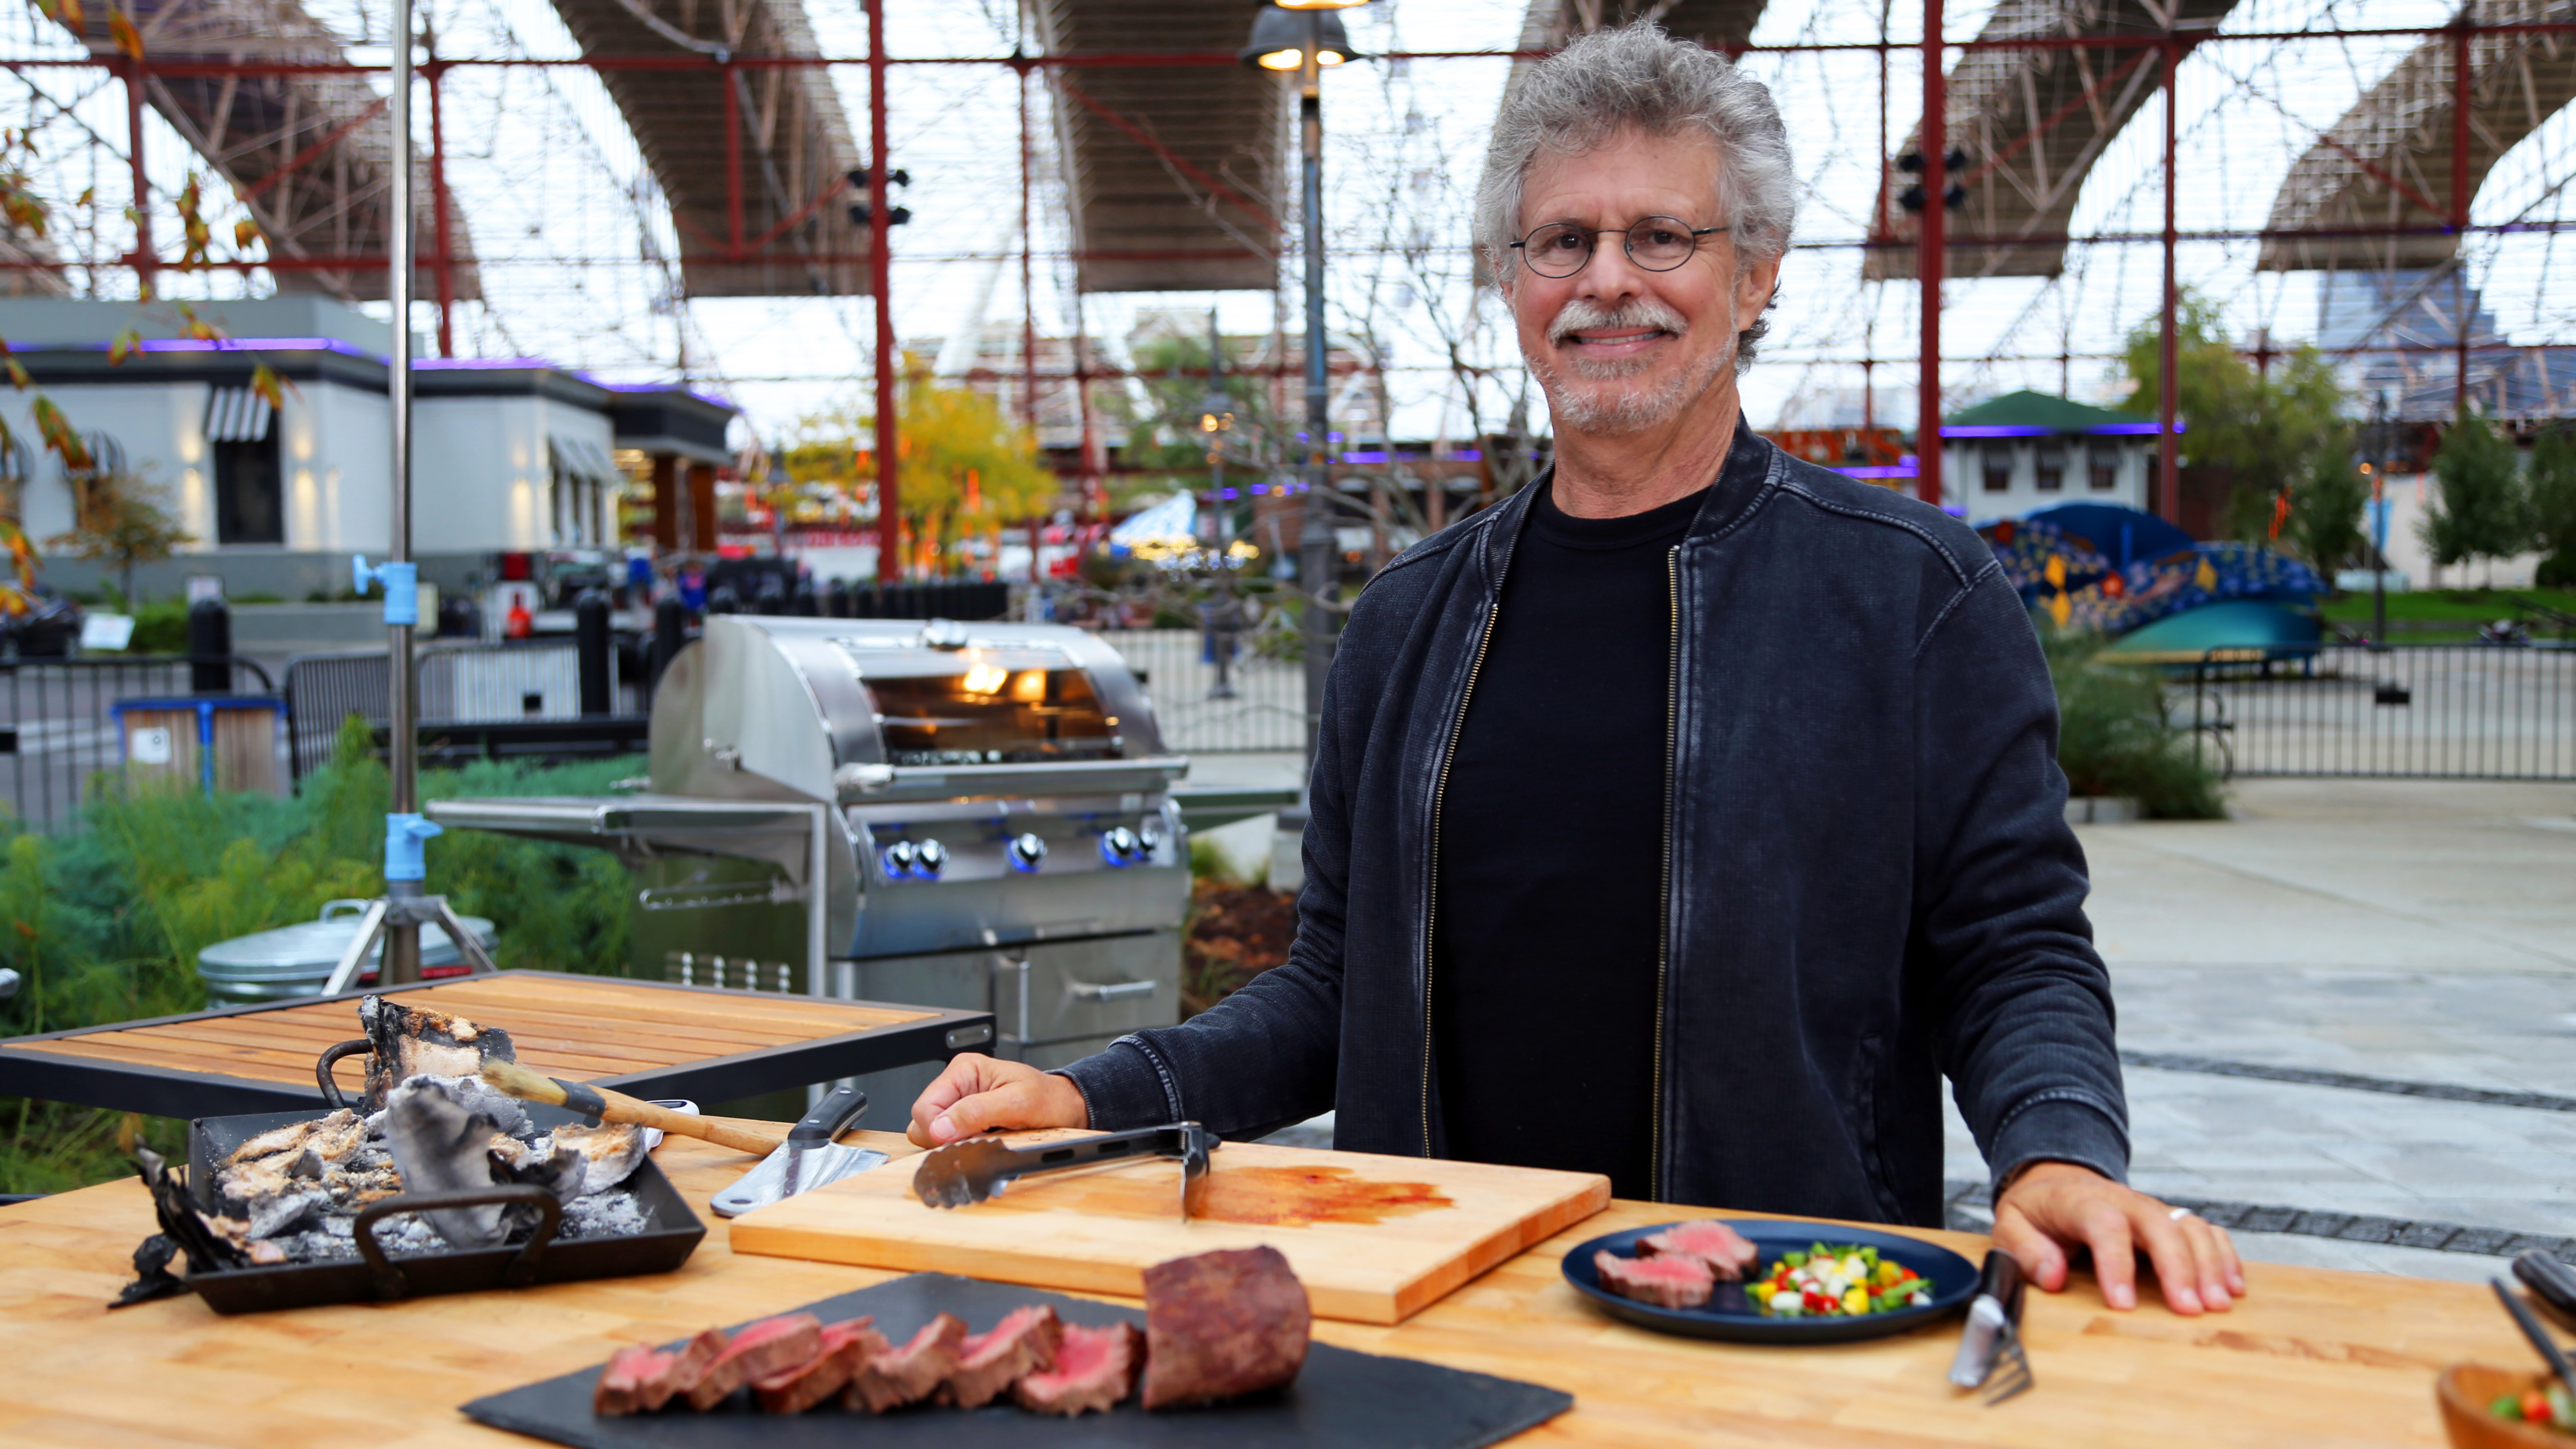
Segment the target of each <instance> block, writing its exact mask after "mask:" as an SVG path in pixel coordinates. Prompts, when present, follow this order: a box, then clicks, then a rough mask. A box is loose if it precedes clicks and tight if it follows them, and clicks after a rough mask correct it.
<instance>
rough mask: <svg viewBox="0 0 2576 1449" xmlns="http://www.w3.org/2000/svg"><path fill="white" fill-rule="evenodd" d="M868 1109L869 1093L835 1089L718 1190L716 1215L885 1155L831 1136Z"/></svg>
mask: <svg viewBox="0 0 2576 1449" xmlns="http://www.w3.org/2000/svg"><path fill="white" fill-rule="evenodd" d="M866 1110H868V1094H867V1093H865V1092H862V1091H860V1090H859V1089H858V1088H856V1087H838V1088H835V1089H833V1091H832V1092H831V1094H830V1095H828V1096H826V1097H824V1098H823V1100H822V1101H821V1102H820V1103H819V1104H817V1105H816V1106H815V1108H814V1110H813V1111H811V1112H808V1113H806V1114H805V1116H804V1119H803V1120H801V1121H799V1122H798V1123H797V1124H796V1125H795V1126H794V1127H791V1128H789V1129H788V1132H787V1141H786V1142H785V1143H784V1144H783V1145H781V1146H780V1147H779V1148H778V1150H777V1151H775V1152H772V1153H770V1154H769V1155H768V1156H767V1157H764V1158H762V1159H761V1160H760V1162H759V1163H758V1164H757V1165H756V1166H754V1167H753V1168H752V1169H751V1171H749V1172H746V1173H744V1174H743V1175H742V1176H741V1177H740V1178H738V1179H736V1180H735V1182H734V1185H733V1186H731V1187H728V1188H726V1189H725V1190H724V1191H722V1192H720V1193H717V1194H716V1195H715V1197H714V1198H712V1199H711V1200H710V1201H709V1203H708V1205H709V1206H710V1207H713V1208H714V1209H715V1210H716V1215H717V1216H718V1217H727V1218H731V1217H740V1216H741V1215H743V1214H744V1213H747V1212H749V1211H751V1210H752V1209H753V1208H756V1207H767V1206H768V1205H769V1204H771V1203H774V1202H779V1201H782V1200H784V1199H787V1198H791V1197H794V1196H795V1195H796V1194H798V1193H800V1192H806V1191H809V1190H811V1189H813V1188H818V1187H821V1186H822V1185H823V1184H825V1183H827V1182H838V1181H840V1180H841V1179H842V1178H845V1177H848V1176H850V1175H851V1174H852V1173H857V1172H865V1171H867V1170H868V1169H869V1168H871V1167H874V1166H876V1165H877V1164H878V1163H881V1162H883V1161H885V1160H886V1155H885V1154H884V1153H882V1152H877V1151H873V1150H871V1149H868V1148H865V1147H844V1146H842V1145H841V1144H840V1143H838V1142H836V1141H834V1140H833V1139H834V1138H837V1137H839V1136H840V1135H841V1134H842V1133H844V1132H846V1131H848V1130H849V1129H850V1126H851V1124H852V1123H855V1122H857V1121H858V1120H859V1114H860V1113H862V1112H865V1111H866Z"/></svg>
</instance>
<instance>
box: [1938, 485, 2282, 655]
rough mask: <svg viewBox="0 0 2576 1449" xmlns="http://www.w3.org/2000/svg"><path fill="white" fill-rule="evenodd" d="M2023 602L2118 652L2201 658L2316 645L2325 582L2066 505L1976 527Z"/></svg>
mask: <svg viewBox="0 0 2576 1449" xmlns="http://www.w3.org/2000/svg"><path fill="white" fill-rule="evenodd" d="M1978 532H1979V533H1980V534H1982V535H1983V536H1984V537H1985V540H1986V542H1987V544H1988V545H1990V546H1991V547H1992V548H1993V549H1994V551H1995V557H1996V558H1997V559H1998V560H1999V561H2001V563H2002V564H2003V568H2004V576H2005V577H2006V578H2008V579H2010V580H2011V581H2012V584H2013V587H2014V588H2016V589H2018V590H2019V591H2020V592H2021V596H2022V602H2024V603H2025V604H2027V605H2029V606H2030V607H2031V608H2032V609H2033V610H2034V611H2036V612H2039V613H2042V614H2045V615H2047V616H2048V617H2049V618H2050V619H2052V620H2054V621H2055V622H2056V624H2057V626H2058V627H2059V628H2061V629H2078V630H2087V631H2092V632H2096V633H2101V634H2107V635H2110V636H2112V637H2114V638H2116V639H2117V640H2118V641H2119V642H2118V643H2116V644H2114V645H2113V646H2112V651H2113V652H2114V653H2120V654H2129V655H2153V656H2156V657H2158V658H2171V659H2177V660H2180V659H2197V658H2200V657H2202V656H2203V655H2204V654H2205V653H2206V652H2207V651H2208V650H2212V649H2227V650H2236V649H2251V650H2261V651H2264V652H2265V653H2266V654H2269V653H2271V652H2273V651H2276V650H2283V651H2298V650H2305V649H2313V648H2314V647H2315V646H2316V643H2317V641H2318V638H2319V637H2320V634H2321V627H2322V626H2321V625H2320V624H2319V622H2318V619H2317V613H2316V607H2315V606H2316V601H2317V600H2318V599H2319V598H2320V597H2322V596H2323V595H2324V594H2325V592H2326V586H2325V583H2324V581H2323V580H2321V579H2319V578H2318V577H2317V575H2316V572H2315V571H2314V570H2313V569H2310V568H2309V567H2308V566H2307V565H2306V564H2303V563H2301V562H2299V561H2298V560H2297V559H2294V558H2291V557H2289V556H2288V555H2286V554H2281V553H2276V552H2274V551H2273V550H2271V549H2268V548H2263V547H2259V546H2257V545H2254V544H2245V543H2194V542H2193V541H2192V540H2191V538H2190V537H2189V536H2188V535H2186V534H2184V533H2183V531H2182V530H2181V529H2178V528H2176V527H2174V526H2173V525H2172V524H2169V523H2167V522H2165V521H2164V520H2162V519H2160V518H2157V517H2156V516H2155V515H2153V514H2150V513H2142V512H2140V511H2138V510H2137V509H2134V508H2122V507H2119V506H2117V505H2113V504H2103V503H2082V504H2067V505H2064V506H2062V507H2059V508H2051V509H2042V510H2040V511H2039V512H2036V513H2033V514H2031V515H2029V516H2028V517H2026V518H2017V519H2013V518H2008V519H2001V520H1998V521H1997V522H1994V523H1990V524H1988V525H1986V526H1985V527H1984V528H1981V529H1979V530H1978Z"/></svg>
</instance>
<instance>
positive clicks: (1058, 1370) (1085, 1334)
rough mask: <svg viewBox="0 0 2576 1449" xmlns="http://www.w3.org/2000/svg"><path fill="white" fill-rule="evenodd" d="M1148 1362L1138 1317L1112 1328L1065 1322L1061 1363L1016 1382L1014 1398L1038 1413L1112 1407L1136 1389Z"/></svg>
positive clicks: (1059, 1346)
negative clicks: (1142, 1370) (1139, 1371)
mask: <svg viewBox="0 0 2576 1449" xmlns="http://www.w3.org/2000/svg"><path fill="white" fill-rule="evenodd" d="M1144 1364H1145V1333H1144V1330H1143V1329H1140V1328H1138V1327H1137V1326H1136V1325H1134V1324H1132V1323H1113V1324H1110V1325H1109V1326H1108V1327H1106V1328H1084V1327H1081V1326H1080V1325H1078V1324H1067V1325H1065V1330H1064V1338H1063V1340H1062V1341H1061V1342H1059V1343H1057V1344H1056V1346H1055V1366H1054V1367H1053V1368H1049V1369H1046V1370H1044V1371H1043V1372H1040V1373H1033V1374H1030V1375H1029V1376H1027V1377H1026V1378H1023V1379H1021V1380H1020V1381H1019V1382H1018V1383H1016V1384H1013V1385H1011V1398H1012V1400H1013V1401H1014V1402H1016V1403H1017V1404H1018V1405H1019V1406H1020V1407H1021V1408H1023V1409H1027V1410H1029V1411H1030V1412H1032V1413H1038V1414H1062V1415H1064V1416H1065V1417H1067V1418H1071V1417H1073V1416H1074V1415H1076V1414H1082V1413H1088V1412H1090V1411H1092V1410H1098V1411H1099V1412H1101V1413H1104V1414H1105V1413H1108V1412H1109V1411H1110V1409H1112V1408H1113V1407H1115V1406H1117V1405H1118V1404H1120V1403H1122V1402H1124V1401H1125V1400H1126V1398H1127V1396H1128V1395H1129V1394H1131V1393H1133V1392H1135V1390H1136V1371H1137V1370H1138V1369H1140V1368H1142V1367H1144Z"/></svg>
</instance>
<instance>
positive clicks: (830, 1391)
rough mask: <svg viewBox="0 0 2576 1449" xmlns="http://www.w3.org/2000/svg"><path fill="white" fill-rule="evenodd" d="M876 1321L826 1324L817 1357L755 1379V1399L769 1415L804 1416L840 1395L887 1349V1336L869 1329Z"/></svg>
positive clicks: (752, 1391)
mask: <svg viewBox="0 0 2576 1449" xmlns="http://www.w3.org/2000/svg"><path fill="white" fill-rule="evenodd" d="M874 1321H875V1320H873V1319H868V1318H853V1319H851V1320H850V1321H849V1322H847V1323H828V1324H825V1325H824V1326H823V1334H822V1339H821V1342H820V1344H819V1346H818V1350H817V1352H816V1353H815V1355H814V1357H813V1358H812V1359H811V1360H810V1361H808V1362H805V1363H802V1364H799V1365H797V1366H796V1367H794V1368H791V1369H782V1370H780V1371H779V1372H777V1373H774V1374H770V1375H769V1376H767V1377H765V1378H757V1379H753V1380H752V1381H751V1394H752V1397H753V1398H755V1399H758V1400H759V1401H760V1407H761V1408H763V1409H765V1410H767V1411H768V1412H770V1413H773V1414H801V1413H804V1412H805V1411H806V1410H807V1409H810V1408H812V1407H814V1406H815V1405H816V1404H819V1403H822V1402H823V1401H824V1400H826V1399H829V1398H832V1397H834V1396H836V1395H838V1394H839V1393H840V1392H841V1390H843V1389H844V1388H847V1387H848V1386H849V1383H850V1380H851V1379H853V1378H855V1377H857V1375H858V1373H859V1370H861V1369H863V1368H866V1367H867V1364H868V1359H869V1358H870V1356H872V1355H873V1354H875V1353H876V1351H877V1350H879V1349H882V1348H884V1347H885V1335H884V1334H882V1333H879V1332H877V1331H876V1330H875V1329H873V1328H870V1327H869V1326H868V1325H869V1324H870V1323H872V1322H874Z"/></svg>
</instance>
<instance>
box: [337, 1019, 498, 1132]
mask: <svg viewBox="0 0 2576 1449" xmlns="http://www.w3.org/2000/svg"><path fill="white" fill-rule="evenodd" d="M358 1025H359V1026H360V1027H361V1028H362V1029H363V1030H364V1031H365V1032H366V1034H367V1042H368V1045H369V1046H370V1047H371V1048H372V1049H373V1051H372V1054H371V1055H370V1056H369V1057H368V1059H367V1096H366V1105H365V1107H364V1110H365V1111H367V1112H368V1113H375V1112H378V1111H382V1110H383V1108H384V1105H385V1093H387V1092H390V1091H392V1090H393V1088H394V1084H395V1083H397V1082H402V1081H406V1080H408V1079H410V1078H412V1077H417V1076H433V1077H470V1076H473V1075H475V1074H476V1073H478V1072H480V1071H482V1070H483V1063H484V1061H485V1059H487V1058H489V1059H491V1060H494V1061H504V1062H515V1061H517V1060H518V1059H519V1053H518V1049H517V1048H516V1047H514V1046H512V1045H511V1043H510V1034H509V1033H508V1032H506V1031H503V1030H501V1029H500V1028H499V1027H492V1026H476V1025H475V1024H474V1023H472V1022H470V1021H467V1020H466V1019H465V1018H464V1017H461V1016H450V1015H448V1014H447V1013H445V1012H443V1011H431V1010H428V1009H427V1008H425V1007H415V1006H405V1005H404V1004H402V1003H401V1002H399V1001H393V1000H389V999H387V998H385V997H382V996H370V997H367V998H365V999H364V1000H361V1001H360V1002H359V1003H358Z"/></svg>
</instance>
